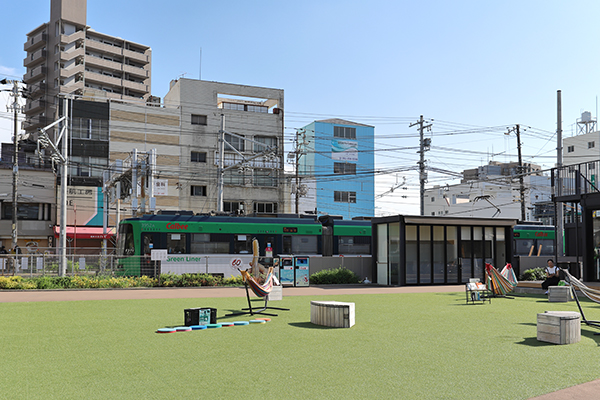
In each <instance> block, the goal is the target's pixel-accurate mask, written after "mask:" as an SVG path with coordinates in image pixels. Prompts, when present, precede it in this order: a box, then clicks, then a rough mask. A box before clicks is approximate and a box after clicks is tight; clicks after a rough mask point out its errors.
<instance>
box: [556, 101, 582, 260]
mask: <svg viewBox="0 0 600 400" xmlns="http://www.w3.org/2000/svg"><path fill="white" fill-rule="evenodd" d="M562 164H563V154H562V99H561V91H560V90H557V91H556V189H555V192H554V195H555V196H561V195H562V179H561V170H560V167H562ZM554 206H555V207H556V256H557V260H556V261H557V262H558V257H562V256H564V254H565V249H564V246H563V232H564V223H565V220H564V218H565V215H564V212H565V210H564V208H563V203H562V202H557V203H554ZM575 215H577V214H575Z"/></svg>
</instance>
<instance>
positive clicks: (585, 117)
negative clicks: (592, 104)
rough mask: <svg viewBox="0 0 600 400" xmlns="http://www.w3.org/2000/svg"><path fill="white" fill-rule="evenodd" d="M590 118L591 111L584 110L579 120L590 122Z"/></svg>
mask: <svg viewBox="0 0 600 400" xmlns="http://www.w3.org/2000/svg"><path fill="white" fill-rule="evenodd" d="M591 120H592V113H591V112H589V111H584V112H582V113H581V122H590V121H591Z"/></svg>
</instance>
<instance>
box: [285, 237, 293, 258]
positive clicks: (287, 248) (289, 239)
mask: <svg viewBox="0 0 600 400" xmlns="http://www.w3.org/2000/svg"><path fill="white" fill-rule="evenodd" d="M283 254H292V237H291V236H284V237H283Z"/></svg>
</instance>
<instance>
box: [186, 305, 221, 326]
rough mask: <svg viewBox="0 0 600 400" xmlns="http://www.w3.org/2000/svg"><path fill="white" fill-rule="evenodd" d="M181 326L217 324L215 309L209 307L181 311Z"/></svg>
mask: <svg viewBox="0 0 600 400" xmlns="http://www.w3.org/2000/svg"><path fill="white" fill-rule="evenodd" d="M183 321H184V322H183V324H184V325H185V326H192V325H208V324H216V323H217V309H216V308H210V307H200V308H186V309H185V310H183Z"/></svg>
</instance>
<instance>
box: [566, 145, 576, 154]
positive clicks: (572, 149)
mask: <svg viewBox="0 0 600 400" xmlns="http://www.w3.org/2000/svg"><path fill="white" fill-rule="evenodd" d="M574 151H575V146H567V153H572V152H574Z"/></svg>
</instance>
